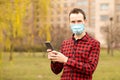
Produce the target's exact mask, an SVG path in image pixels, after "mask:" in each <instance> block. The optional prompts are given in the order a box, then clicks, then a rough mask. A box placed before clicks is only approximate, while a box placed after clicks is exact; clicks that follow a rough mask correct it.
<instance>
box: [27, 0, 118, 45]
mask: <svg viewBox="0 0 120 80" xmlns="http://www.w3.org/2000/svg"><path fill="white" fill-rule="evenodd" d="M39 6H40V3H39V0H34V1H33V3H32V4H31V8H30V9H29V10H31V12H30V14H32V15H31V20H30V21H32V23H31V24H32V25H31V28H33V27H32V26H34V28H33V29H32V30H33V31H34V32H36V30H39V29H40V27H41V25H43V22H41V19H42V18H41V17H45V16H39V15H41V9H40V7H39ZM75 7H77V8H81V9H83V10H84V11H85V13H86V17H87V24H86V30H87V32H88V33H91V34H92V36H93V37H94V38H96V39H97V40H99V41H100V42H101V44H102V45H101V46H103V47H106V44H107V43H106V39H105V34H104V33H103V29H104V27H106V26H108V27H110V22H111V18H112V22H114V23H119V22H120V0H50V4H49V8H48V16H46V17H47V18H46V19H45V21H46V22H47V23H46V24H49V25H50V26H52V27H64V28H68V29H69V15H68V14H69V12H70V10H71V9H73V8H75ZM29 10H28V11H29ZM36 15H38V16H36ZM33 20H34V21H33ZM28 22H29V21H28ZM33 22H34V23H33Z"/></svg>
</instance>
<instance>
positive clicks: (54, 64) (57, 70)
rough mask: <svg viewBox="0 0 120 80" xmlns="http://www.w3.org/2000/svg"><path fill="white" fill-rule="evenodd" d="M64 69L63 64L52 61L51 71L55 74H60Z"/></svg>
mask: <svg viewBox="0 0 120 80" xmlns="http://www.w3.org/2000/svg"><path fill="white" fill-rule="evenodd" d="M62 69H63V63H58V62H52V61H51V70H52V71H53V72H54V73H55V74H59V73H60V72H61V71H62Z"/></svg>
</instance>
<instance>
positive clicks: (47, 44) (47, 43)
mask: <svg viewBox="0 0 120 80" xmlns="http://www.w3.org/2000/svg"><path fill="white" fill-rule="evenodd" d="M45 45H46V47H47V49H51V50H54V48H53V46H52V45H51V43H50V42H45Z"/></svg>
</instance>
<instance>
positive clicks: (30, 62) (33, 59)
mask: <svg viewBox="0 0 120 80" xmlns="http://www.w3.org/2000/svg"><path fill="white" fill-rule="evenodd" d="M8 56H9V53H3V56H2V68H1V69H0V70H1V76H0V78H1V79H0V80H59V79H60V74H59V75H55V74H53V73H52V71H51V69H50V66H49V63H50V61H49V60H48V59H47V57H44V58H43V56H42V53H35V56H33V55H31V54H30V53H14V56H13V61H12V62H9V59H8ZM93 80H120V51H115V54H114V56H113V57H112V56H110V55H107V53H106V52H105V50H102V51H101V55H100V60H99V64H98V67H97V69H96V71H95V73H94V75H93Z"/></svg>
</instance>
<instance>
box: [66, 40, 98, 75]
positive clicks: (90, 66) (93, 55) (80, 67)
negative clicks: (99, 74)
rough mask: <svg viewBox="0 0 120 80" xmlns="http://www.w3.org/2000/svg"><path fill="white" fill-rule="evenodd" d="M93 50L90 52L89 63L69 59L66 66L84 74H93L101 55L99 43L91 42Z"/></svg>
mask: <svg viewBox="0 0 120 80" xmlns="http://www.w3.org/2000/svg"><path fill="white" fill-rule="evenodd" d="M90 44H92V49H91V51H90V55H89V59H88V62H87V63H85V62H78V61H76V60H74V59H73V58H69V59H68V61H67V63H66V65H68V66H71V67H73V68H76V70H77V71H78V72H82V73H83V74H87V75H89V74H92V73H93V72H94V70H95V69H96V66H97V63H98V60H99V53H100V43H99V42H91V43H90Z"/></svg>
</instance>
